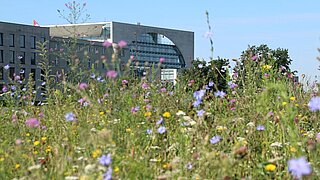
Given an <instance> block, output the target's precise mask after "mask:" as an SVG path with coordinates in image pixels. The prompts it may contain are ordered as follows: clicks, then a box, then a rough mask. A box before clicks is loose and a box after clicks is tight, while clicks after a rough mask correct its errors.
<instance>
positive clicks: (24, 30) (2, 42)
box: [0, 22, 49, 90]
mask: <svg viewBox="0 0 320 180" xmlns="http://www.w3.org/2000/svg"><path fill="white" fill-rule="evenodd" d="M48 39H49V28H47V27H35V26H29V25H23V24H14V23H7V22H0V90H1V89H2V88H3V86H4V85H5V84H13V81H14V79H15V77H16V80H17V78H20V80H19V82H21V85H22V86H24V85H25V84H26V80H27V79H28V78H29V76H30V74H33V79H34V80H36V79H39V80H40V79H41V76H40V73H41V70H40V69H39V67H38V59H39V56H38V53H37V42H38V41H39V42H44V41H46V40H48ZM40 84H41V82H40V81H36V84H35V86H40Z"/></svg>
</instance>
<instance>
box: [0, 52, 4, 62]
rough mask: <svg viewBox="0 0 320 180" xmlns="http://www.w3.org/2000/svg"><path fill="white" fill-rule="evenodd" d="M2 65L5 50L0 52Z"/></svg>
mask: <svg viewBox="0 0 320 180" xmlns="http://www.w3.org/2000/svg"><path fill="white" fill-rule="evenodd" d="M0 63H3V50H0Z"/></svg>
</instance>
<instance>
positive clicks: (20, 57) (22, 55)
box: [18, 52, 26, 64]
mask: <svg viewBox="0 0 320 180" xmlns="http://www.w3.org/2000/svg"><path fill="white" fill-rule="evenodd" d="M25 57H26V53H25V52H21V54H20V55H19V56H18V59H19V60H20V64H25V63H26V59H25Z"/></svg>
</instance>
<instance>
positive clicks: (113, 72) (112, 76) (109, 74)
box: [106, 70, 118, 78]
mask: <svg viewBox="0 0 320 180" xmlns="http://www.w3.org/2000/svg"><path fill="white" fill-rule="evenodd" d="M117 75H118V73H117V71H114V70H110V71H108V72H107V74H106V76H107V77H108V78H115V77H117Z"/></svg>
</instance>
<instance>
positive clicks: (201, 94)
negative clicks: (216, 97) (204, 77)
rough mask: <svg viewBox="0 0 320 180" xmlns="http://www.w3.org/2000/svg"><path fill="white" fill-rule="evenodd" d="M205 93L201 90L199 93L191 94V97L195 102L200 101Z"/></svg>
mask: <svg viewBox="0 0 320 180" xmlns="http://www.w3.org/2000/svg"><path fill="white" fill-rule="evenodd" d="M205 93H206V91H205V90H203V89H201V90H199V91H195V92H194V93H193V97H194V98H196V100H199V99H200V100H201V99H202V97H203V96H204V94H205Z"/></svg>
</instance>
